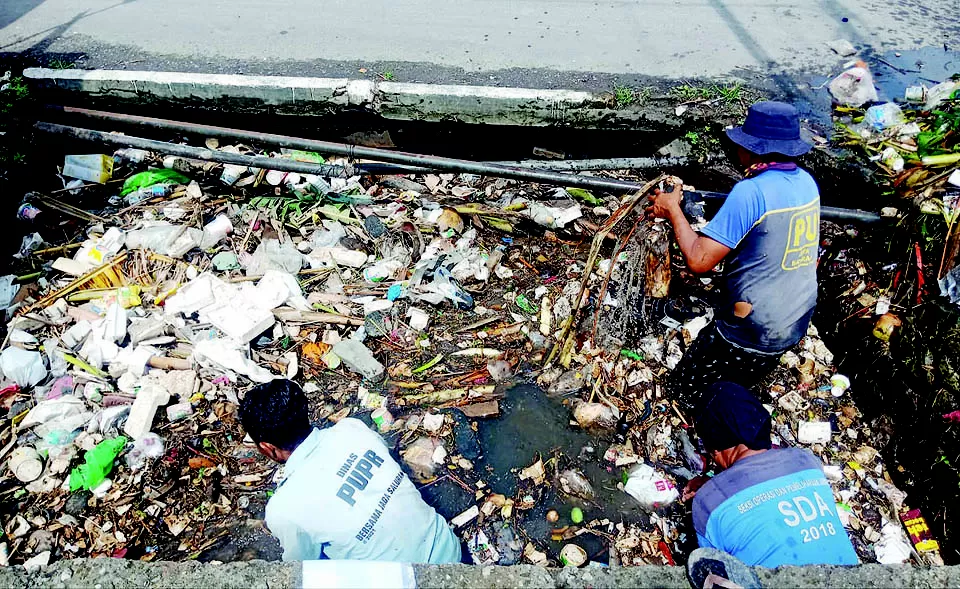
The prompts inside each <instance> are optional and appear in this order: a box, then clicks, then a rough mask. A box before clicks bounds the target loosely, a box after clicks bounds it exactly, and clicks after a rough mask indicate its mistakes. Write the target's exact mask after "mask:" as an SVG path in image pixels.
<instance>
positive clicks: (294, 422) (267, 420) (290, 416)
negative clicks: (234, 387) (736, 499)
mask: <svg viewBox="0 0 960 589" xmlns="http://www.w3.org/2000/svg"><path fill="white" fill-rule="evenodd" d="M240 422H241V423H242V424H243V429H244V430H246V432H247V433H248V434H250V437H251V438H253V441H254V442H267V443H268V444H273V445H274V446H276V447H277V448H280V449H282V450H289V451H293V450H294V449H296V447H297V446H299V445H300V443H301V442H303V441H304V440H305V439H307V436H309V435H310V429H311V428H310V418H309V416H308V415H307V396H306V395H304V394H303V389H301V388H300V385H298V384H297V383H295V382H293V381H292V380H286V379H282V378H280V379H276V380H271V381H270V382H268V383H264V384H261V385H257V386H255V387H254V388H252V389H250V390H249V391H247V394H246V395H245V396H244V397H243V399H242V400H241V401H240Z"/></svg>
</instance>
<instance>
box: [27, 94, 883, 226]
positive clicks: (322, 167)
mask: <svg viewBox="0 0 960 589" xmlns="http://www.w3.org/2000/svg"><path fill="white" fill-rule="evenodd" d="M64 111H66V112H71V113H75V114H83V115H84V116H91V117H92V118H95V119H100V120H107V121H111V122H122V123H133V124H144V125H146V126H149V127H154V128H158V129H165V130H177V131H181V132H185V133H200V134H206V135H213V136H220V137H230V138H234V139H239V140H243V141H251V142H261V143H265V144H270V145H276V146H279V147H289V148H294V149H304V150H309V151H321V152H329V153H338V154H342V155H346V156H348V157H353V158H356V157H369V158H377V159H383V160H384V161H390V160H391V159H392V160H394V162H396V163H406V162H412V163H414V167H423V166H426V167H428V168H431V167H432V168H440V169H446V170H450V171H458V172H468V173H474V174H480V175H487V176H495V177H502V178H514V179H517V180H528V181H537V182H543V183H546V184H559V185H561V186H572V187H577V188H597V189H602V190H614V191H618V190H624V191H629V192H635V191H637V190H641V189H642V188H643V185H642V184H639V183H635V182H627V181H623V180H613V179H608V178H596V177H592V176H577V175H573V174H565V173H561V172H552V171H546V170H534V169H523V168H517V167H510V166H502V165H499V164H490V163H481V162H471V161H469V160H458V159H453V158H445V157H439V156H428V155H420V154H414V153H406V152H394V151H388V150H384V149H377V148H374V147H361V146H355V145H347V144H342V143H332V142H329V141H315V140H312V139H297V138H295V137H287V136H284V135H274V134H271V133H260V132H256V131H243V130H239V129H227V128H224V127H214V126H212V125H200V124H196V123H183V122H178V121H168V120H165V119H155V118H152V117H141V116H136V115H119V114H114V113H108V112H103V111H93V110H88V109H80V108H74V107H64ZM34 126H35V127H36V128H37V129H38V130H40V131H44V132H47V133H53V134H59V135H66V136H69V137H75V138H77V139H85V140H89V141H102V142H104V143H108V144H112V145H122V146H128V147H137V148H139V149H147V150H151V151H157V152H160V153H167V154H171V155H179V156H183V157H189V158H194V159H200V160H206V161H214V162H221V163H228V164H237V165H242V166H250V167H255V168H266V169H270V170H280V171H283V172H297V173H301V174H316V175H318V176H328V177H331V176H335V177H343V176H351V175H353V174H354V173H355V171H356V170H355V169H353V168H354V166H333V165H329V164H310V163H306V162H297V161H293V160H286V159H279V158H270V157H263V156H249V155H240V154H235V153H228V152H223V151H216V150H210V149H206V148H198V147H189V146H186V145H178V144H174V143H167V142H164V141H154V140H152V139H143V138H140V137H133V136H130V135H119V134H116V133H107V132H104V131H94V130H91V129H81V128H78V127H69V126H66V125H57V124H54V123H46V122H37V123H35V125H34ZM684 194H685V196H693V197H695V198H696V197H698V198H702V199H704V200H718V199H726V198H727V195H726V194H725V193H722V192H707V191H684ZM820 216H821V218H823V219H828V220H832V221H855V222H860V223H876V222H878V221H881V220H882V217H881V216H880V215H878V214H876V213H871V212H868V211H861V210H853V209H841V208H835V207H821V209H820Z"/></svg>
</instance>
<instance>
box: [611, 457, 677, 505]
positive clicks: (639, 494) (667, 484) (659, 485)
mask: <svg viewBox="0 0 960 589" xmlns="http://www.w3.org/2000/svg"><path fill="white" fill-rule="evenodd" d="M623 490H624V491H626V492H627V494H628V495H630V496H631V497H633V498H634V499H636V500H637V502H638V503H639V504H640V507H642V508H644V509H646V510H648V511H652V510H655V509H659V508H660V507H664V506H667V505H670V504H671V503H673V502H674V501H676V500H677V498H678V497H680V492H679V491H677V487H676V486H675V485H674V484H673V481H671V480H670V479H668V478H667V477H665V476H664V475H663V474H662V473H660V472H658V471H657V470H656V469H654V468H653V467H652V466H650V465H649V464H638V465H637V466H635V467H633V469H632V470H631V471H630V478H629V479H628V480H627V484H626V485H624V486H623Z"/></svg>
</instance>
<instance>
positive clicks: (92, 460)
mask: <svg viewBox="0 0 960 589" xmlns="http://www.w3.org/2000/svg"><path fill="white" fill-rule="evenodd" d="M126 445H127V438H125V437H124V436H117V437H116V438H113V439H112V440H104V441H102V442H100V443H99V444H97V445H96V446H94V448H93V450H88V451H87V452H86V453H85V454H84V455H83V464H81V465H80V466H78V467H76V468H74V469H73V470H72V471H70V492H71V493H72V492H74V491H76V490H77V489H87V490H88V491H89V490H90V489H95V488H96V487H98V486H100V483H102V482H103V480H104V479H105V478H107V475H108V474H110V471H112V470H113V461H114V460H116V459H117V455H119V454H120V452H121V451H122V450H123V447H124V446H126Z"/></svg>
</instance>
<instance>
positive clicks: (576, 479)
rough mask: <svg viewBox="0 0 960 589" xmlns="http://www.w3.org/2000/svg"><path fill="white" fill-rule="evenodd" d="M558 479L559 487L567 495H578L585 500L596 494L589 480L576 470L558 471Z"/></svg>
mask: <svg viewBox="0 0 960 589" xmlns="http://www.w3.org/2000/svg"><path fill="white" fill-rule="evenodd" d="M559 479H560V489H561V490H562V491H563V492H564V493H566V494H567V495H573V496H574V497H580V498H581V499H586V500H587V501H590V500H592V499H593V498H594V497H595V496H596V493H595V492H594V490H593V486H592V485H590V481H588V480H587V477H585V476H583V473H581V472H580V471H578V470H573V469H567V470H565V471H563V472H561V473H560V476H559Z"/></svg>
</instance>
